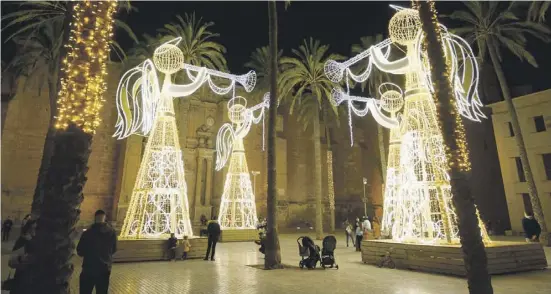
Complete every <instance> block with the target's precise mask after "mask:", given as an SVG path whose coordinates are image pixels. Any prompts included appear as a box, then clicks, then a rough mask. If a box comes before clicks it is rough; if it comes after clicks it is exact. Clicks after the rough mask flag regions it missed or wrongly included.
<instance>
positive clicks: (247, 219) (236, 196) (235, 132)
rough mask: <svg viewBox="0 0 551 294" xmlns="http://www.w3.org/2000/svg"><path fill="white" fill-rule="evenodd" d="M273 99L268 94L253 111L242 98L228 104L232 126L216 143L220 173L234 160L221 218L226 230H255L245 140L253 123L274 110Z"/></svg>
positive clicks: (221, 134) (225, 190)
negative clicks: (270, 109)
mask: <svg viewBox="0 0 551 294" xmlns="http://www.w3.org/2000/svg"><path fill="white" fill-rule="evenodd" d="M269 97H270V96H269V93H266V94H265V95H264V100H263V101H262V102H261V103H259V104H257V105H255V106H253V107H250V108H247V100H246V99H245V98H243V97H240V96H237V97H234V98H232V99H231V100H230V101H228V116H229V118H230V121H231V123H226V124H224V125H223V126H222V127H221V128H220V130H219V131H218V136H217V140H216V170H218V171H219V170H221V169H222V168H224V166H225V165H226V162H227V161H228V158H229V159H230V166H229V170H228V173H227V174H226V181H225V183H224V192H223V194H222V200H221V201H220V212H219V214H218V221H219V223H220V226H221V227H222V228H225V229H254V228H255V226H256V220H257V215H256V202H255V195H254V193H253V189H252V185H251V178H250V175H249V168H248V166H247V159H246V157H245V147H244V145H243V139H244V138H245V136H247V134H248V133H249V131H250V129H251V126H252V124H253V123H254V124H258V123H259V122H260V120H261V119H264V116H265V110H266V109H268V107H269V106H270V98H269ZM257 110H260V113H259V115H258V116H255V115H254V112H255V111H257ZM263 133H264V132H263Z"/></svg>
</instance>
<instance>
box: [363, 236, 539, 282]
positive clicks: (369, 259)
mask: <svg viewBox="0 0 551 294" xmlns="http://www.w3.org/2000/svg"><path fill="white" fill-rule="evenodd" d="M387 252H390V254H391V258H392V260H393V261H394V263H395V264H396V268H399V269H410V270H418V271H424V272H431V273H440V274H450V275H457V276H465V275H466V272H465V264H464V262H463V252H462V251H461V246H460V245H423V244H408V243H398V242H394V241H391V240H367V241H362V261H363V262H364V263H368V264H378V263H379V262H380V261H381V259H382V258H383V256H385V254H387ZM486 255H487V256H488V270H489V272H490V274H492V275H495V274H504V273H515V272H521V271H530V270H541V269H545V268H547V260H546V259H545V253H544V251H543V247H542V246H541V244H539V243H519V242H504V241H494V242H492V243H491V244H489V245H487V246H486Z"/></svg>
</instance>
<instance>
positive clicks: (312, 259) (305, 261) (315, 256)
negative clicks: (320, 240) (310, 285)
mask: <svg viewBox="0 0 551 294" xmlns="http://www.w3.org/2000/svg"><path fill="white" fill-rule="evenodd" d="M297 244H298V252H299V255H300V257H302V260H301V261H300V262H299V263H298V265H299V266H300V268H304V267H306V268H308V269H314V268H316V264H317V263H318V261H320V262H321V257H320V247H319V246H317V245H316V244H314V241H312V239H310V237H307V236H302V237H299V238H298V239H297Z"/></svg>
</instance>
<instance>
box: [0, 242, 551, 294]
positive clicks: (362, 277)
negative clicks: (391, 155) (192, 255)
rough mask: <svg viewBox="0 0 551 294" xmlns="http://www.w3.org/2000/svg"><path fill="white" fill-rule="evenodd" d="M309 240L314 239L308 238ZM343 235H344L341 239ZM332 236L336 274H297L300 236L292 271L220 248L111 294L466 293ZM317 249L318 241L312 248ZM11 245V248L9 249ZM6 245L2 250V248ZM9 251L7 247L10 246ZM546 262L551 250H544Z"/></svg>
mask: <svg viewBox="0 0 551 294" xmlns="http://www.w3.org/2000/svg"><path fill="white" fill-rule="evenodd" d="M310 235H311V236H313V235H314V233H312V234H310ZM341 235H344V234H341ZM341 235H339V236H337V237H338V242H340V243H339V244H338V245H337V250H336V252H335V257H336V260H337V263H338V264H339V270H332V269H327V270H323V269H316V270H300V269H298V261H299V260H300V257H299V256H298V248H297V244H296V241H295V240H296V238H297V237H298V236H299V235H292V234H285V235H281V236H280V241H281V249H282V258H283V263H284V264H287V265H290V266H291V267H289V268H287V269H284V270H276V271H265V270H260V269H256V268H253V267H250V266H247V265H256V264H262V263H263V262H264V260H263V255H262V254H260V253H259V252H258V247H257V246H256V245H255V244H254V243H252V242H248V243H219V244H218V246H217V253H216V261H214V262H211V261H203V260H188V261H176V262H142V263H125V264H115V265H114V266H113V272H112V274H111V287H110V293H116V294H118V293H121V294H122V293H124V294H126V293H132V294H133V293H148V294H149V293H198V294H199V293H205V294H207V293H209V294H210V293H232V294H233V293H237V294H256V293H258V294H269V293H291V292H293V293H366V292H367V293H377V294H386V293H388V294H391V293H399V294H444V293H446V294H447V293H450V294H455V293H468V291H467V282H466V280H465V279H463V278H458V277H452V276H443V275H435V274H427V273H420V272H413V271H407V270H391V269H386V268H383V269H379V268H377V267H375V266H371V265H365V264H363V263H362V262H361V258H360V253H358V252H354V248H353V247H349V248H346V245H345V244H343V243H344V236H341ZM316 243H317V244H318V245H320V247H321V241H317V242H316ZM8 244H13V243H8ZM8 244H6V243H3V244H2V245H3V246H2V247H3V250H2V279H5V278H6V277H7V275H8V271H9V269H8V267H7V257H8V256H7V255H6V252H7V251H6V249H7V248H4V247H7V245H8ZM5 245H6V246H5ZM11 246H12V245H11ZM545 252H546V255H547V260H548V261H549V260H551V250H550V248H546V249H545ZM80 263H81V260H80V258H75V266H76V268H77V269H76V270H75V273H74V274H73V282H72V288H73V290H74V291H73V293H78V275H79V272H80ZM492 282H493V285H494V290H495V293H512V294H516V293H530V294H537V293H541V294H544V293H545V294H549V293H551V271H550V270H549V269H548V270H544V271H535V272H527V273H518V274H510V275H501V276H493V277H492Z"/></svg>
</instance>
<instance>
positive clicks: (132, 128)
mask: <svg viewBox="0 0 551 294" xmlns="http://www.w3.org/2000/svg"><path fill="white" fill-rule="evenodd" d="M160 97H161V92H160V88H159V79H158V77H157V73H156V71H155V66H154V65H153V62H152V61H151V60H150V59H147V60H146V61H144V62H143V63H142V64H140V65H138V66H136V67H134V68H132V69H130V70H129V71H127V72H126V73H125V74H124V75H123V77H122V78H121V81H120V82H119V85H118V87H117V96H116V104H117V113H118V118H117V123H116V125H115V133H114V135H113V137H117V139H123V138H126V137H128V136H130V135H132V134H138V135H143V136H146V135H147V134H148V133H149V131H150V130H151V127H152V126H153V120H154V117H155V112H156V109H157V104H158V102H159V100H160Z"/></svg>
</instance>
